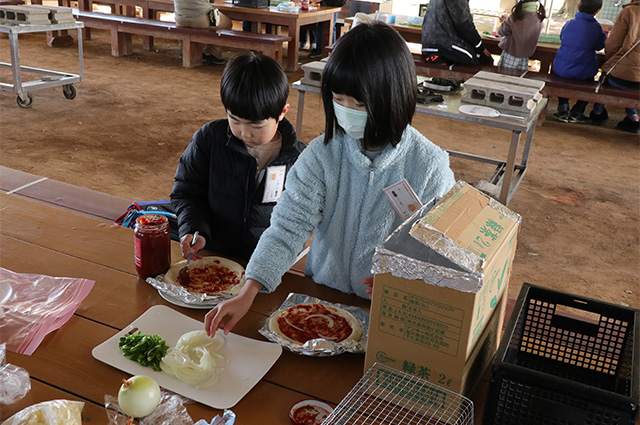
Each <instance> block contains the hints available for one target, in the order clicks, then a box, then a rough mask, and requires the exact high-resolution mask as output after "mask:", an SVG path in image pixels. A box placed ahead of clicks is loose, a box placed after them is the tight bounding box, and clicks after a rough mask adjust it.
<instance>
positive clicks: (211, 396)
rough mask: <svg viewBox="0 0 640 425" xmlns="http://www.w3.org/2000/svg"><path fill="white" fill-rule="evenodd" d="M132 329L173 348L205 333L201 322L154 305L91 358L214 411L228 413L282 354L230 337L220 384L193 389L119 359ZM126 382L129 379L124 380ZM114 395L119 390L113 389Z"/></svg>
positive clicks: (278, 348) (223, 351)
mask: <svg viewBox="0 0 640 425" xmlns="http://www.w3.org/2000/svg"><path fill="white" fill-rule="evenodd" d="M133 328H138V330H139V331H140V332H142V333H143V334H157V335H160V337H162V338H164V340H165V341H166V342H167V345H168V346H170V347H172V346H175V345H176V343H177V342H178V339H179V338H180V337H181V336H182V335H183V334H184V333H186V332H189V331H194V330H201V329H204V325H203V323H202V322H199V321H197V320H195V319H192V318H190V317H188V316H185V315H184V314H181V313H178V312H177V311H175V310H173V309H171V308H169V307H167V306H164V305H156V306H153V307H151V308H150V309H149V310H147V311H145V312H144V314H142V316H140V317H138V318H137V319H136V320H134V321H133V322H132V323H131V324H130V325H129V326H127V327H126V328H125V329H123V330H122V331H121V332H118V333H117V334H115V335H114V336H112V337H111V338H109V339H108V340H106V341H105V342H103V343H102V344H100V345H98V346H97V347H95V348H94V349H93V351H92V352H91V354H93V357H95V358H96V359H98V360H100V361H101V362H104V363H106V364H108V365H110V366H113V367H115V368H118V369H121V370H123V371H125V372H128V373H130V374H131V375H147V376H150V377H152V378H153V379H155V380H156V382H157V383H158V384H159V385H160V386H161V387H163V388H166V389H168V390H170V391H173V392H175V393H178V394H180V395H183V396H185V397H189V398H190V399H192V400H195V401H198V402H200V403H202V404H206V405H207V406H211V407H213V408H215V409H229V408H231V407H233V406H234V405H235V404H236V403H237V402H238V401H240V400H241V399H242V397H244V396H245V395H246V394H247V393H248V392H249V391H250V390H251V388H253V386H254V385H256V384H257V383H258V381H260V379H262V377H263V376H264V375H265V374H266V373H267V371H268V370H269V369H271V366H273V364H274V363H275V362H276V360H278V357H280V354H282V347H281V346H280V345H278V344H274V343H272V342H263V341H256V340H255V339H251V338H246V337H243V336H240V335H235V334H232V333H230V334H229V335H227V336H225V340H226V344H225V345H224V347H223V348H221V350H220V353H221V354H222V355H224V356H225V357H226V359H227V366H226V367H225V369H224V370H223V371H222V372H221V373H220V380H219V381H218V382H217V383H216V384H215V385H212V386H210V387H207V388H202V389H199V390H198V389H196V388H195V387H194V386H192V385H189V384H187V383H186V382H182V381H180V380H179V379H178V378H176V377H174V376H172V375H169V374H166V373H164V372H156V371H154V370H153V369H152V368H150V367H144V366H142V365H140V364H138V363H136V362H134V361H133V360H129V358H127V357H125V356H123V355H122V352H121V351H120V348H119V347H118V342H119V341H120V337H122V336H125V335H126V334H127V333H128V332H129V331H130V330H132V329H133ZM218 332H220V331H218ZM126 378H128V376H127V377H126ZM113 392H114V394H116V393H117V392H118V388H114V389H113Z"/></svg>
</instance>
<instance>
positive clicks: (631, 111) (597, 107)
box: [593, 75, 638, 118]
mask: <svg viewBox="0 0 640 425" xmlns="http://www.w3.org/2000/svg"><path fill="white" fill-rule="evenodd" d="M625 83H628V84H625ZM605 84H608V85H610V86H611V87H615V88H617V89H623V90H638V89H637V88H635V89H634V88H632V87H631V86H632V85H633V83H631V82H628V81H626V80H621V79H619V78H616V77H612V76H611V75H609V76H608V77H607V79H606V81H605ZM637 84H638V83H635V85H637ZM602 111H604V105H603V104H602V103H596V104H594V105H593V113H594V114H601V113H602ZM624 111H625V113H626V114H627V116H628V117H629V118H631V117H632V116H633V115H637V114H638V110H637V109H636V108H624Z"/></svg>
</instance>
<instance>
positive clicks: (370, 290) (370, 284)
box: [362, 277, 373, 299]
mask: <svg viewBox="0 0 640 425" xmlns="http://www.w3.org/2000/svg"><path fill="white" fill-rule="evenodd" d="M362 284H363V285H367V286H368V288H367V294H369V299H371V294H373V278H372V277H368V278H366V279H364V280H363V281H362Z"/></svg>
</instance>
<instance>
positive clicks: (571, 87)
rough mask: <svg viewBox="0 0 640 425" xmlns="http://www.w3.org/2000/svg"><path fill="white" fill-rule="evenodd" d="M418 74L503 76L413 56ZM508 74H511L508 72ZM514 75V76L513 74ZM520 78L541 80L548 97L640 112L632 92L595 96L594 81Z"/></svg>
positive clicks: (606, 90) (540, 75)
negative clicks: (488, 74)
mask: <svg viewBox="0 0 640 425" xmlns="http://www.w3.org/2000/svg"><path fill="white" fill-rule="evenodd" d="M414 59H415V64H416V71H417V73H418V75H428V76H431V77H444V78H448V77H451V78H457V79H462V80H466V79H468V78H471V77H473V76H474V75H475V74H476V73H477V72H478V71H489V72H495V73H501V74H505V72H503V71H499V70H498V67H497V66H492V65H445V64H434V63H427V62H425V61H424V59H423V58H422V57H419V56H417V55H414ZM510 75H514V74H513V73H511V74H510ZM516 75H517V74H516ZM520 76H521V77H523V78H531V79H534V80H539V81H544V82H545V86H544V88H543V89H542V93H543V94H544V95H545V96H547V97H566V98H568V99H575V100H584V101H587V102H594V103H604V104H605V105H610V106H619V107H626V108H636V109H640V97H639V96H638V92H635V91H633V90H623V89H617V88H614V87H611V86H607V85H602V86H601V87H600V90H598V93H596V87H597V86H598V82H597V81H582V80H573V79H569V78H562V77H558V76H557V75H554V74H547V73H544V72H533V71H527V72H523V73H521V75H520Z"/></svg>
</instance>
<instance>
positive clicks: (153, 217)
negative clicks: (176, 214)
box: [136, 214, 169, 226]
mask: <svg viewBox="0 0 640 425" xmlns="http://www.w3.org/2000/svg"><path fill="white" fill-rule="evenodd" d="M168 222H169V221H168V220H167V217H165V216H163V215H160V214H144V215H141V216H140V217H138V218H137V219H136V223H137V224H139V225H141V226H158V225H161V224H166V223H168Z"/></svg>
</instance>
